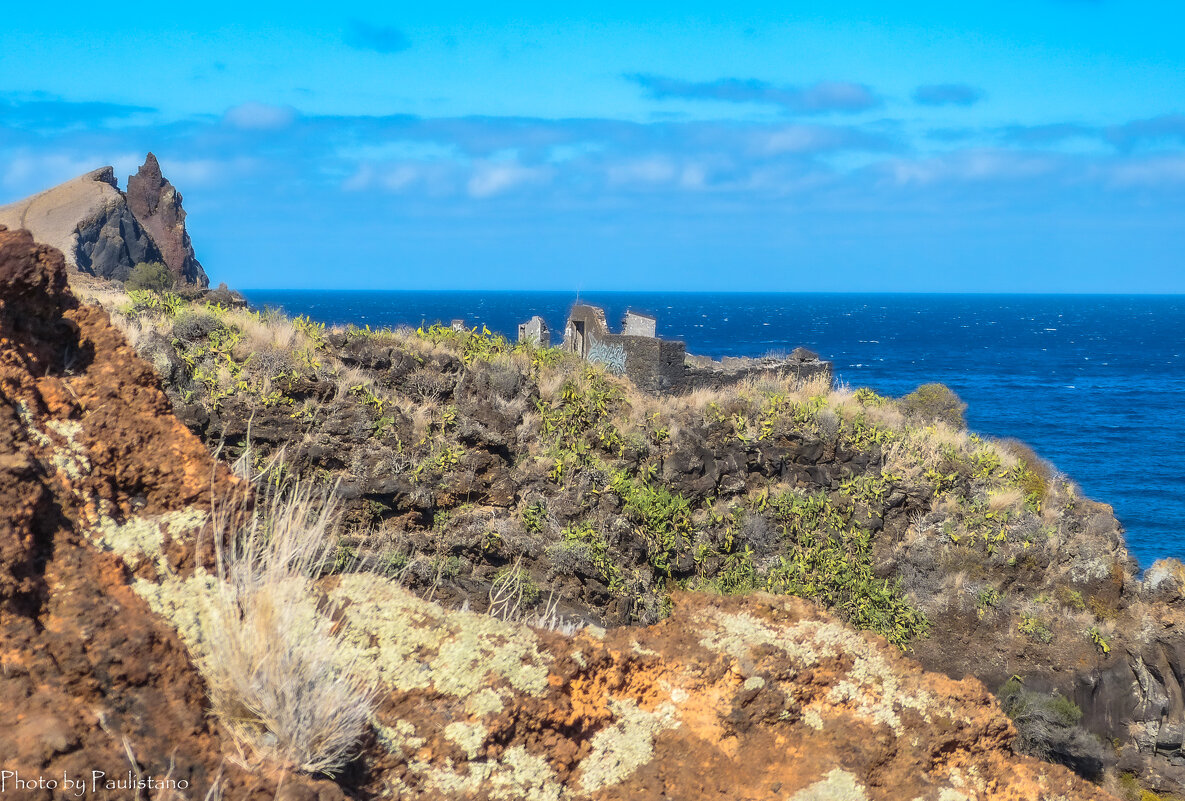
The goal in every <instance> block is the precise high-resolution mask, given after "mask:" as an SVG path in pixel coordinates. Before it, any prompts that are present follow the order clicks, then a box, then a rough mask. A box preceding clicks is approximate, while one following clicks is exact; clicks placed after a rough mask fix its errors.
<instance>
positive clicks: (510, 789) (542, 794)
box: [408, 746, 564, 801]
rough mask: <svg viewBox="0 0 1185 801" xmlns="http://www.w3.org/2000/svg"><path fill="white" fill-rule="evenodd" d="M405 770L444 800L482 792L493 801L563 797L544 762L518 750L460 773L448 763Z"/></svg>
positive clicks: (547, 800)
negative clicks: (445, 797)
mask: <svg viewBox="0 0 1185 801" xmlns="http://www.w3.org/2000/svg"><path fill="white" fill-rule="evenodd" d="M408 767H409V768H410V769H411V771H412V773H413V774H416V775H418V776H419V777H420V778H421V780H422V781H423V782H424V783H425V785H426V786H427V788H428V789H429V790H432V791H435V792H437V793H440V794H442V795H446V796H454V797H463V796H470V795H475V794H477V793H478V792H479V791H484V792H486V793H487V794H488V796H489V797H490V798H491V799H493V801H526V800H527V799H530V801H560V799H561V798H563V797H564V794H563V788H562V787H561V786H560V783H559V781H558V777H557V776H556V774H555V771H554V770H552V768H551V766H550V765H548V764H547V760H546V759H544V758H543V757H541V756H537V755H535V754H531V753H530V752H528V751H527V750H526V749H525V748H523V747H522V746H515V747H514V748H509V749H507V750H506V751H505V752H504V753H503V754H502V756H501V758H499V759H497V760H491V761H488V762H468V763H466V764H465V769H464V771H462V770H458V769H457V768H456V767H455V766H454V765H453V764H452V763H451V762H446V764H445V765H444V766H443V767H434V766H432V765H429V764H427V763H424V762H419V761H413V762H411V763H410V764H409V765H408Z"/></svg>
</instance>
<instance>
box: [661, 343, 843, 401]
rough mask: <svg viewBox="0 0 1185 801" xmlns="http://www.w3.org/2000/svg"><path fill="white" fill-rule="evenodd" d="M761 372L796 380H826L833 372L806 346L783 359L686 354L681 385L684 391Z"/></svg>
mask: <svg viewBox="0 0 1185 801" xmlns="http://www.w3.org/2000/svg"><path fill="white" fill-rule="evenodd" d="M762 376H768V377H770V378H787V377H793V378H797V379H798V380H800V381H809V380H811V379H814V378H819V377H822V378H825V379H826V380H827V381H829V382H830V381H831V380H832V378H834V372H833V370H832V366H831V362H828V361H823V360H822V359H820V358H819V354H817V353H815V352H813V351H809V350H807V349H806V348H796V349H795V350H794V352H793V353H791V354H790V356H789V357H787V358H785V359H776V358H772V357H768V356H767V357H762V358H756V359H753V358H748V357H735V356H725V357H724V358H723V359H721V360H719V361H716V360H714V359H710V358H708V357H706V356H693V355H688V356H687V367H686V373H685V376H684V380H683V389H684V390H685V391H688V392H690V391H691V390H695V389H719V388H721V387H723V386H726V385H728V384H734V383H736V382H737V381H740V380H743V379H746V378H752V377H762Z"/></svg>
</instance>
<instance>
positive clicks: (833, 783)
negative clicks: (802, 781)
mask: <svg viewBox="0 0 1185 801" xmlns="http://www.w3.org/2000/svg"><path fill="white" fill-rule="evenodd" d="M790 801H868V794H867V793H865V792H864V785H863V784H861V783H860V781H859V779H857V778H856V777H855V776H853V775H852V774H851V773H848V772H847V771H846V770H840V769H839V768H834V769H832V770H831V772H829V773H828V774H827V775H826V776H824V777H823V778H822V779H820V780H819V781H817V782H815V783H814V784H812V785H811V786H809V787H806V788H803V789H802V790H799V791H798V792H797V793H795V794H794V795H792V796H790Z"/></svg>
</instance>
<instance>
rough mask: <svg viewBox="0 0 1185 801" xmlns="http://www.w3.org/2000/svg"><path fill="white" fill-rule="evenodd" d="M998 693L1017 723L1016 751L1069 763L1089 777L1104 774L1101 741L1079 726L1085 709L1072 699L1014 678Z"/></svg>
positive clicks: (1004, 708) (1004, 709) (1013, 720)
mask: <svg viewBox="0 0 1185 801" xmlns="http://www.w3.org/2000/svg"><path fill="white" fill-rule="evenodd" d="M996 695H997V697H998V698H999V700H1000V708H1001V709H1002V710H1003V711H1004V714H1006V715H1007V716H1008V717H1010V718H1011V719H1012V723H1013V725H1015V726H1016V734H1017V737H1016V746H1015V747H1016V750H1018V751H1020V752H1021V753H1023V754H1028V755H1029V756H1035V757H1037V758H1038V759H1043V760H1045V761H1047V762H1058V763H1061V764H1063V765H1067V766H1068V767H1071V768H1073V769H1074V770H1076V771H1077V772H1078V773H1080V774H1082V775H1084V776H1087V777H1094V776H1097V775H1099V773H1101V771H1102V768H1103V747H1102V743H1101V742H1099V740H1098V738H1096V737H1094V736H1093V735H1092V734H1090V733H1089V732H1087V731H1086V730H1085V729H1083V728H1082V727H1081V726H1080V725H1079V723H1080V722H1081V720H1082V710H1081V709H1080V708H1079V707H1078V705H1077V704H1075V703H1074V702H1073V701H1071V700H1070V699H1069V698H1066V697H1065V696H1063V695H1061V694H1059V693H1052V694H1049V693H1042V692H1037V691H1035V690H1030V689H1028V688H1027V687H1025V686H1024V684H1022V683H1021V682H1020V681H1019V680H1018V679H1016V678H1015V677H1014V678H1012V679H1009V680H1008V682H1007V683H1005V684H1004V686H1002V687H1001V688H1000V690H999V691H998V692H997V693H996Z"/></svg>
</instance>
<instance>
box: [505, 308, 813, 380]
mask: <svg viewBox="0 0 1185 801" xmlns="http://www.w3.org/2000/svg"><path fill="white" fill-rule="evenodd" d="M538 319H539V318H532V320H531V321H529V322H527V323H524V324H523V325H522V326H519V338H520V340H521V339H522V338H523V337H524V335H526V332H527V331H529V330H530V329H529V328H528V326H530V325H531V324H532V323H533V322H534V321H535V320H538ZM539 322H540V323H541V324H543V326H544V330H546V324H545V323H542V320H539ZM657 330H658V321H657V320H656V319H655V318H654V317H651V316H650V315H647V314H639V313H637V312H634V311H627V312H626V313H625V318H624V319H623V320H622V324H621V333H620V334H614V333H613V332H611V331H610V330H609V324H608V322H607V321H606V319H605V311H604V309H600V308H598V307H596V306H588V305H585V304H577V305H575V306H573V307H572V311H571V312H570V313H569V314H568V322H567V324H566V325H565V326H564V341H563V344H562V347H563V349H564V350H566V351H569V352H570V353H578V354H580V356H581V357H583V358H584V359H585V360H586V361H589V362H593V363H596V364H600V365H603V366H604V367H605V369H606V370H608V371H609V372H611V373H614V374H616V375H623V376H625V377H627V378H629V379H630V381H632V382H633V383H634V385H635V386H637V387H638V388H639V389H642V390H645V391H647V392H687V391H690V390H692V389H697V388H699V387H718V386H723V385H724V384H726V383H729V382H733V381H736V380H738V379H741V378H746V377H749V376H757V375H764V376H770V377H786V376H793V377H795V378H798V379H801V380H805V379H809V378H813V377H815V376H824V377H826V379H828V380H830V379H831V377H832V369H831V363H830V362H826V361H822V360H820V359H819V356H818V354H816V353H813V352H811V351H809V350H807V349H805V348H797V349H796V350H795V351H794V352H793V353H791V354H790V356H789V357H788V358H784V359H778V358H770V357H764V358H737V357H725V358H724V359H722V360H720V361H716V360H713V359H710V358H707V357H703V356H693V355H690V354H688V353H687V346H686V344H685V343H683V342H681V341H679V340H674V339H662V338H660V337H658V335H657Z"/></svg>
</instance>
